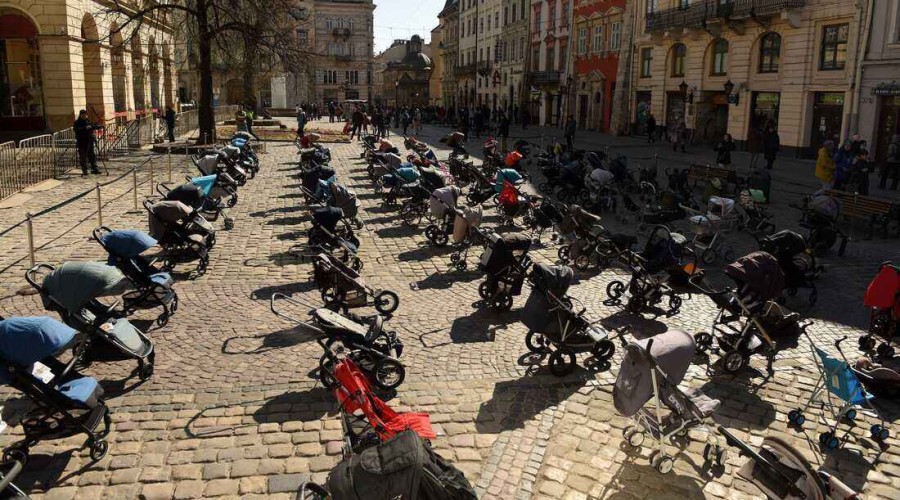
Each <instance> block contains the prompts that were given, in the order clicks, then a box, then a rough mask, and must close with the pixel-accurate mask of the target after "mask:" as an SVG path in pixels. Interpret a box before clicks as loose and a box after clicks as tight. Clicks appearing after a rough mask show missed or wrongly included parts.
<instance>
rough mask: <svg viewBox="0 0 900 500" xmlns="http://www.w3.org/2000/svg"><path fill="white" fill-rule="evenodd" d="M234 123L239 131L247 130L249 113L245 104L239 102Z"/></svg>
mask: <svg viewBox="0 0 900 500" xmlns="http://www.w3.org/2000/svg"><path fill="white" fill-rule="evenodd" d="M234 124H235V126H236V127H237V130H238V132H246V131H247V113H246V112H245V111H244V105H243V104H238V108H237V111H236V112H235V113H234Z"/></svg>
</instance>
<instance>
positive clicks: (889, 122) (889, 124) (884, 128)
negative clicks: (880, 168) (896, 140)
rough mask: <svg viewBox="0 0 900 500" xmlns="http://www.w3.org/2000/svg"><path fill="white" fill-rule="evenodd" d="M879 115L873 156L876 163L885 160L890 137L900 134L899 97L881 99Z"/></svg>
mask: <svg viewBox="0 0 900 500" xmlns="http://www.w3.org/2000/svg"><path fill="white" fill-rule="evenodd" d="M880 99H881V114H880V115H879V118H878V134H877V135H878V138H877V142H876V143H875V155H876V158H875V159H876V160H877V161H878V163H881V162H883V161H884V160H885V159H886V158H887V154H888V148H889V146H890V144H891V137H893V136H894V135H895V134H900V96H891V97H881V98H880Z"/></svg>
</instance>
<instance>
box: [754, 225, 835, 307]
mask: <svg viewBox="0 0 900 500" xmlns="http://www.w3.org/2000/svg"><path fill="white" fill-rule="evenodd" d="M759 249H760V250H762V251H764V252H768V253H770V254H772V255H774V256H775V258H776V259H778V265H779V266H781V271H782V272H783V273H784V286H785V291H786V292H787V294H788V295H789V296H791V297H793V296H794V295H797V289H798V288H809V289H810V292H809V299H808V301H809V305H815V303H816V300H818V298H819V292H818V290H817V289H816V283H815V280H816V279H817V278H818V277H819V275H820V274H822V272H823V271H824V270H825V269H824V268H823V267H822V266H818V265H816V256H815V254H814V253H813V252H812V250H811V249H810V248H809V247H808V246H807V244H806V238H804V237H803V236H801V235H799V234H798V233H795V232H793V231H788V230H783V231H779V232H777V233H775V234H773V235H771V236H767V237H765V238H761V239H760V240H759Z"/></svg>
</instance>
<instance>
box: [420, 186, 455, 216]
mask: <svg viewBox="0 0 900 500" xmlns="http://www.w3.org/2000/svg"><path fill="white" fill-rule="evenodd" d="M460 194H462V190H461V189H459V188H458V187H457V186H446V187H442V188H440V189H435V190H434V192H432V193H431V198H429V200H428V207H429V209H430V210H431V215H432V216H433V217H434V218H435V219H443V218H444V216H445V215H446V214H447V210H448V209H454V208H456V202H457V200H458V199H459V195H460Z"/></svg>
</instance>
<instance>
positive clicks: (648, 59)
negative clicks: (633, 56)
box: [641, 47, 653, 78]
mask: <svg viewBox="0 0 900 500" xmlns="http://www.w3.org/2000/svg"><path fill="white" fill-rule="evenodd" d="M652 65H653V47H645V48H643V49H641V78H649V77H650V74H651V73H650V67H651V66H652Z"/></svg>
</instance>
